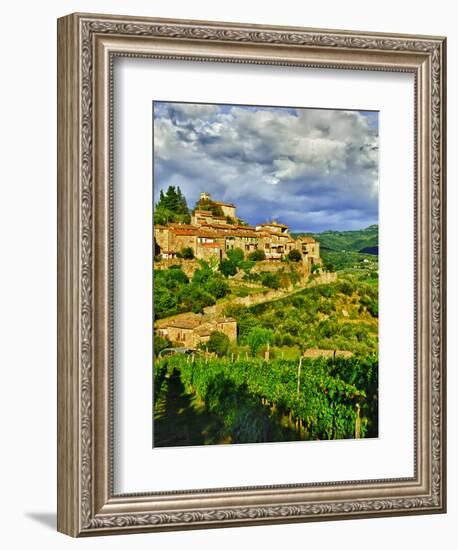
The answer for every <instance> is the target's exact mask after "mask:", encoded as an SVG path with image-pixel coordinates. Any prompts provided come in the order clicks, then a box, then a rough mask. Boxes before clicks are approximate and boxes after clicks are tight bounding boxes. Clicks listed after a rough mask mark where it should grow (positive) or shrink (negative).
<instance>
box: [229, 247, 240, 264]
mask: <svg viewBox="0 0 458 550" xmlns="http://www.w3.org/2000/svg"><path fill="white" fill-rule="evenodd" d="M227 257H228V258H229V260H231V262H232V263H233V264H234V265H236V266H237V267H239V266H240V263H241V262H243V258H244V255H243V250H242V249H241V248H232V249H230V250H228V251H227Z"/></svg>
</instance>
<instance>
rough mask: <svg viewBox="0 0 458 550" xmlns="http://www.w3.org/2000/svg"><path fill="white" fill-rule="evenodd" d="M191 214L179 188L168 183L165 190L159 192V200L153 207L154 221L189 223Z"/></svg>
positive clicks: (161, 223)
mask: <svg viewBox="0 0 458 550" xmlns="http://www.w3.org/2000/svg"><path fill="white" fill-rule="evenodd" d="M190 221H191V216H190V214H189V208H188V205H187V203H186V198H185V196H184V195H183V193H182V192H181V189H180V188H179V187H178V186H177V187H175V186H174V185H169V187H168V188H167V191H166V192H165V193H164V191H163V190H161V192H160V193H159V200H158V202H157V203H156V206H155V209H154V223H156V224H159V225H164V224H166V223H171V222H179V223H189V222H190Z"/></svg>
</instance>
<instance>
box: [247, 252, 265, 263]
mask: <svg viewBox="0 0 458 550" xmlns="http://www.w3.org/2000/svg"><path fill="white" fill-rule="evenodd" d="M248 259H249V260H251V261H253V262H262V261H263V260H265V259H266V255H265V253H264V250H254V251H253V252H252V253H251V254H249V256H248Z"/></svg>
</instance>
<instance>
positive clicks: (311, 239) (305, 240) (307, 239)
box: [297, 236, 316, 244]
mask: <svg viewBox="0 0 458 550" xmlns="http://www.w3.org/2000/svg"><path fill="white" fill-rule="evenodd" d="M297 240H298V241H302V242H303V243H308V244H312V243H316V240H315V239H314V238H313V237H305V236H301V237H298V238H297Z"/></svg>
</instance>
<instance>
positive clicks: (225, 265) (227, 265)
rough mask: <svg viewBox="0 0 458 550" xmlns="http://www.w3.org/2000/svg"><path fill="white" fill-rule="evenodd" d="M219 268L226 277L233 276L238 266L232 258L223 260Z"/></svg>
mask: <svg viewBox="0 0 458 550" xmlns="http://www.w3.org/2000/svg"><path fill="white" fill-rule="evenodd" d="M219 270H220V271H221V273H222V274H223V275H224V276H225V277H232V276H234V275H235V274H236V273H237V266H236V265H235V263H234V262H232V261H231V260H222V261H221V262H220V264H219Z"/></svg>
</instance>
